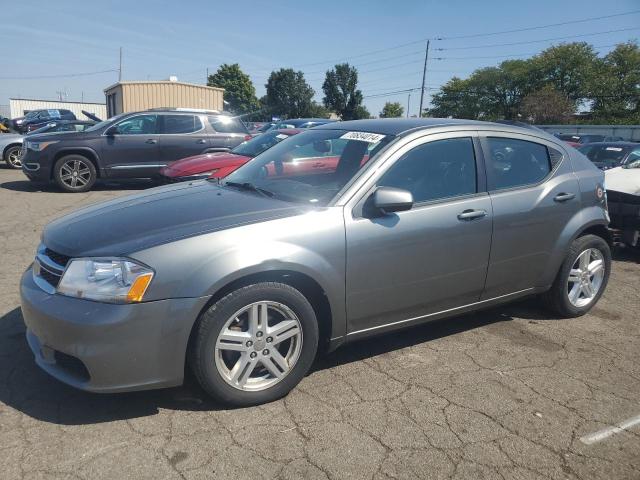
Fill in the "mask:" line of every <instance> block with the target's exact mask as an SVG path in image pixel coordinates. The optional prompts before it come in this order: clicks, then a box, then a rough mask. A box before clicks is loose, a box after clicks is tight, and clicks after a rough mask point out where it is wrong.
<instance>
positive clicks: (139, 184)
mask: <svg viewBox="0 0 640 480" xmlns="http://www.w3.org/2000/svg"><path fill="white" fill-rule="evenodd" d="M159 185H160V183H158V182H156V181H153V180H145V179H141V180H122V181H118V182H114V181H98V182H96V184H95V185H94V186H93V187H92V188H91V191H92V192H101V191H102V192H104V191H114V190H144V189H146V188H151V187H157V186H159ZM0 188H4V189H6V190H11V191H14V192H47V193H67V192H63V191H62V190H60V189H59V188H58V187H56V185H55V184H53V183H37V182H31V181H29V180H26V179H25V180H18V181H13V182H4V183H0Z"/></svg>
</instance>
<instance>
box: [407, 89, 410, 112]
mask: <svg viewBox="0 0 640 480" xmlns="http://www.w3.org/2000/svg"><path fill="white" fill-rule="evenodd" d="M410 104H411V92H409V96H408V97H407V118H409V105H410Z"/></svg>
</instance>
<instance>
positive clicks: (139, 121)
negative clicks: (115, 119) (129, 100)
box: [116, 115, 158, 135]
mask: <svg viewBox="0 0 640 480" xmlns="http://www.w3.org/2000/svg"><path fill="white" fill-rule="evenodd" d="M157 123H158V116H157V115H136V116H135V117H129V118H127V119H126V120H123V121H121V122H120V123H118V125H116V129H117V132H118V134H119V135H150V134H154V133H157V132H158V130H157Z"/></svg>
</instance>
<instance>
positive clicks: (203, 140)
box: [158, 113, 209, 164]
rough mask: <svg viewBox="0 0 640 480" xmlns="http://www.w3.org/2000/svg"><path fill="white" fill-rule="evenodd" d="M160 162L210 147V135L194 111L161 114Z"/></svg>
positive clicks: (189, 154)
mask: <svg viewBox="0 0 640 480" xmlns="http://www.w3.org/2000/svg"><path fill="white" fill-rule="evenodd" d="M158 118H159V124H160V139H159V148H160V163H163V164H169V163H171V162H174V161H176V160H180V159H181V158H185V157H190V156H193V155H198V154H200V153H202V152H204V151H205V150H207V149H208V148H209V135H208V134H207V132H206V130H205V127H204V125H203V123H202V120H201V119H200V116H198V115H194V114H192V113H167V114H162V115H159V117H158Z"/></svg>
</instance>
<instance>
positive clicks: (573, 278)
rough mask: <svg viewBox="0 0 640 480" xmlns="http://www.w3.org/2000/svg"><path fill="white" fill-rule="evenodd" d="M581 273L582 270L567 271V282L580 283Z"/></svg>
mask: <svg viewBox="0 0 640 480" xmlns="http://www.w3.org/2000/svg"><path fill="white" fill-rule="evenodd" d="M581 273H582V270H578V269H577V268H572V269H571V270H570V271H569V281H570V282H572V283H576V282H580V278H581V277H580V274H581Z"/></svg>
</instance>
